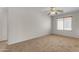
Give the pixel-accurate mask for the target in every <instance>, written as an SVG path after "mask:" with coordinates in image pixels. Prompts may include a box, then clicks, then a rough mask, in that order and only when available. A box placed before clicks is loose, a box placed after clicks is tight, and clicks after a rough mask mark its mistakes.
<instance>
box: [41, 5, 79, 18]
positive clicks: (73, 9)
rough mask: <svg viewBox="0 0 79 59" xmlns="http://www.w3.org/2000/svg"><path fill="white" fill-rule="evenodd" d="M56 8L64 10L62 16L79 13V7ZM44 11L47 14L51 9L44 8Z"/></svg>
mask: <svg viewBox="0 0 79 59" xmlns="http://www.w3.org/2000/svg"><path fill="white" fill-rule="evenodd" d="M56 8H57V9H61V10H63V13H60V14H64V13H69V12H75V11H79V7H56ZM42 10H43V12H45V13H46V12H47V11H46V10H49V7H47V8H46V7H44V8H42ZM53 16H54V15H53Z"/></svg>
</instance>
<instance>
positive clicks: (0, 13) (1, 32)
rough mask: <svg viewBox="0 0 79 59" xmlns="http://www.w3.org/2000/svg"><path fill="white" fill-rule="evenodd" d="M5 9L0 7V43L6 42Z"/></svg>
mask: <svg viewBox="0 0 79 59" xmlns="http://www.w3.org/2000/svg"><path fill="white" fill-rule="evenodd" d="M7 16H8V15H7V8H3V7H0V41H3V40H7Z"/></svg>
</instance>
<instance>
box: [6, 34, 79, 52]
mask: <svg viewBox="0 0 79 59" xmlns="http://www.w3.org/2000/svg"><path fill="white" fill-rule="evenodd" d="M8 49H9V50H7V51H9V52H76V51H79V39H77V38H69V37H64V36H57V35H48V36H44V37H41V38H36V39H32V40H28V41H24V42H21V43H17V44H14V45H10V46H8Z"/></svg>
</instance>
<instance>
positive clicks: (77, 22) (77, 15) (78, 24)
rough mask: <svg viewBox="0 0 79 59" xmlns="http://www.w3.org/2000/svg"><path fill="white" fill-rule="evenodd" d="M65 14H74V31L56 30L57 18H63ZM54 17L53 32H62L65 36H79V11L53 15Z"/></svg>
mask: <svg viewBox="0 0 79 59" xmlns="http://www.w3.org/2000/svg"><path fill="white" fill-rule="evenodd" d="M64 16H72V31H60V30H59V31H58V30H56V27H57V26H56V18H61V17H64ZM51 19H52V30H51V32H52V34H60V35H64V36H71V37H76V38H79V11H77V12H73V13H66V14H62V15H58V16H54V17H51Z"/></svg>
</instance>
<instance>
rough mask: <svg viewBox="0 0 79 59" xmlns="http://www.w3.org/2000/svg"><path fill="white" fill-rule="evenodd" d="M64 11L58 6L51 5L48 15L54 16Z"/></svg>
mask: <svg viewBox="0 0 79 59" xmlns="http://www.w3.org/2000/svg"><path fill="white" fill-rule="evenodd" d="M62 12H63V10H62V9H58V8H56V7H50V8H49V10H48V15H50V16H53V15H57V14H60V13H62Z"/></svg>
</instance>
